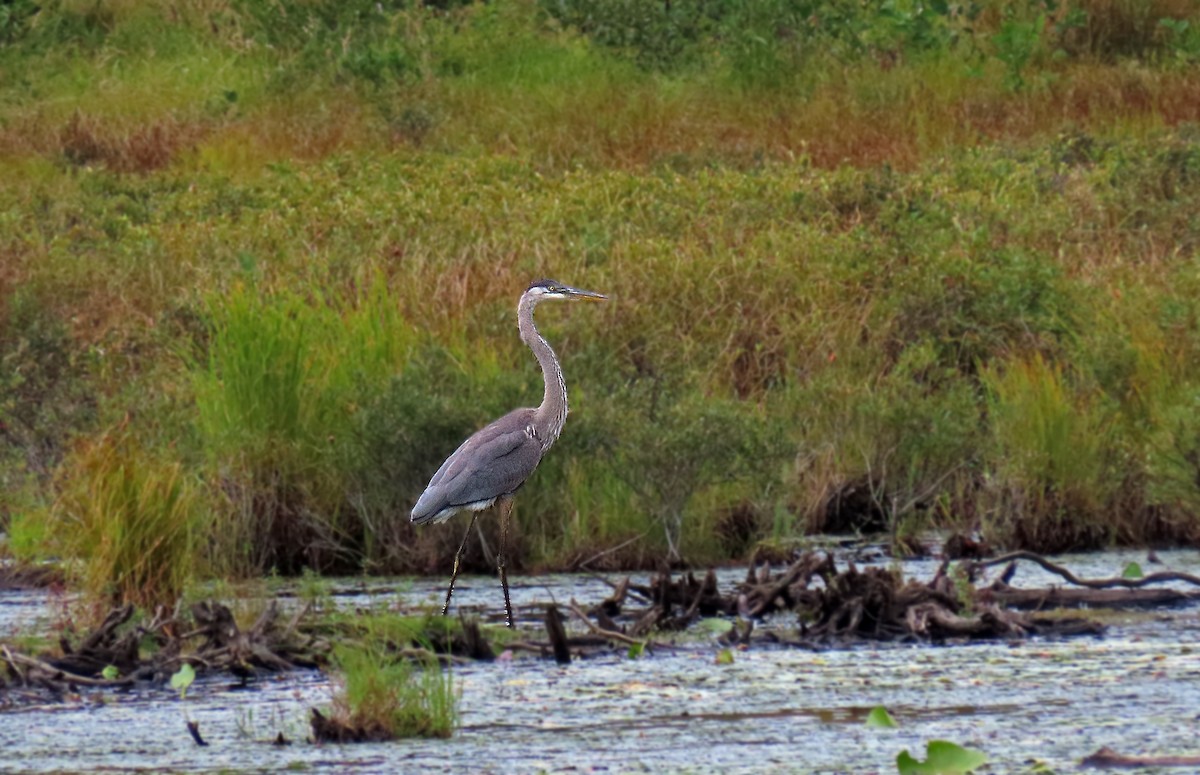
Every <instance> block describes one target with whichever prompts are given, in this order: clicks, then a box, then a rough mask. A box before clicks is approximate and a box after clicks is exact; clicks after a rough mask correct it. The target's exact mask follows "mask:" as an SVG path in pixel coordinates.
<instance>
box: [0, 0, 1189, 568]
mask: <svg viewBox="0 0 1200 775" xmlns="http://www.w3.org/2000/svg"><path fill="white" fill-rule="evenodd" d="M12 7H13V8H18V7H20V8H24V7H25V6H20V5H19V4H17V5H13V6H12ZM671 7H672V8H673V9H674V10H671V11H668V10H667V9H666V6H664V5H662V4H658V3H639V2H629V1H628V0H622V1H621V2H616V0H613V2H606V3H602V4H597V5H595V9H596V10H595V13H594V14H593V15H592V16H591V17H586V18H585V17H584V16H580V14H581V13H582V11H583V10H587V9H586V8H585V7H584V6H582V5H577V4H573V3H565V4H561V3H556V4H554V5H553V6H550V5H539V4H534V3H530V2H498V3H491V4H487V5H479V4H469V5H464V6H462V7H454V8H451V9H448V10H445V9H443V10H439V9H434V8H427V7H420V8H404V7H399V6H397V5H395V4H389V3H384V4H376V3H373V2H370V3H368V2H362V3H349V4H333V3H310V4H303V5H302V6H289V7H288V10H287V13H286V14H284V15H283V16H280V15H279V14H278V13H276V10H275V9H276V6H274V5H270V6H268V5H266V4H260V3H256V2H252V0H243V1H241V2H213V3H208V4H201V5H195V6H189V7H188V9H184V10H177V12H172V11H170V10H169V9H165V8H164V7H160V6H158V5H152V4H146V3H141V2H135V1H134V0H130V1H129V2H125V3H121V4H117V5H112V6H105V7H103V8H101V7H94V6H92V5H90V4H76V3H66V2H64V3H51V4H47V5H46V6H45V8H43V9H42V10H40V11H38V12H37V13H36V14H34V15H33V16H29V17H22V18H20V19H16V20H14V17H12V16H9V17H7V20H6V21H3V23H2V24H0V28H2V29H0V35H2V36H4V39H5V40H8V41H11V42H9V43H7V44H6V45H5V46H4V47H3V48H2V49H0V84H3V85H2V86H0V171H2V173H3V174H4V177H5V181H6V185H5V186H4V187H2V188H0V225H2V226H3V230H2V231H3V234H4V235H5V236H3V237H0V315H2V317H0V319H2V320H4V321H5V325H4V326H3V328H0V363H2V364H3V366H4V369H3V375H2V376H0V423H2V424H0V462H2V464H3V465H2V466H0V482H2V483H3V484H4V487H3V492H2V493H0V522H3V523H4V524H6V525H7V526H8V529H9V532H10V534H11V535H12V538H11V539H10V542H9V546H10V551H11V550H13V547H16V546H19V547H20V548H19V551H20V552H21V553H23V554H27V555H30V554H37V553H39V551H40V552H41V553H42V554H45V553H47V552H49V551H50V550H51V549H50V547H49V546H48V542H49V543H52V542H53V540H55V539H53V536H54V535H56V533H55V529H52V528H54V525H55V524H57V523H54V522H53V521H52V520H51V519H50V517H49V515H50V514H52V513H53V511H54V510H53V509H52V508H50V507H51V505H52V504H54V503H56V502H58V501H59V498H60V494H61V491H62V489H63V486H64V485H63V484H62V483H66V482H87V481H92V480H93V479H95V480H96V481H97V482H100V481H103V480H108V479H115V478H116V475H115V473H113V471H115V470H116V469H114V468H111V467H110V468H107V469H103V470H100V469H96V468H95V467H94V466H92V467H89V466H91V464H90V463H88V461H87V459H86V456H81V455H80V454H77V453H76V454H72V453H71V450H72V449H78V448H88V446H89V445H93V446H94V445H100V446H103V445H105V444H108V443H109V442H107V441H105V439H108V438H109V437H110V434H111V433H113V431H112V429H113V428H118V427H123V428H128V432H129V435H130V436H131V437H132V438H136V439H137V445H138V446H137V450H138V451H137V452H136V455H135V458H136V459H137V460H138V461H141V462H139V464H138V465H139V466H140V467H139V468H138V470H139V471H141V470H146V471H150V472H157V473H156V474H155V476H158V475H160V474H162V475H165V474H163V470H165V469H171V470H175V469H174V468H172V467H173V466H178V475H179V477H180V480H181V481H186V482H188V487H189V488H194V489H195V492H194V493H192V494H193V495H194V497H195V499H196V503H198V504H202V506H200V507H197V512H198V514H197V516H196V517H195V518H196V520H197V524H198V525H199V528H198V529H199V530H200V531H201V534H202V535H205V536H207V538H206V539H205V540H204V541H203V542H201V543H200V544H193V546H194V547H195V553H196V554H197V555H199V562H198V563H197V564H196V565H195V566H193V567H194V568H198V569H199V570H200V572H202V573H205V574H210V575H221V576H224V575H253V574H256V573H263V572H269V571H270V570H272V569H274V570H276V571H278V572H280V573H286V574H292V573H299V572H301V571H302V570H303V569H304V568H306V567H308V568H314V569H317V570H320V571H324V572H356V571H360V570H367V571H406V572H407V571H420V572H444V571H446V570H448V565H449V562H450V557H451V556H452V554H453V550H454V548H456V546H457V541H458V539H459V537H460V535H459V534H458V530H459V527H458V526H457V525H451V526H447V527H445V528H430V529H426V530H422V531H414V530H413V529H412V527H411V526H410V525H409V524H408V521H407V513H408V510H409V509H410V508H411V504H412V502H413V501H414V499H415V498H416V496H417V495H418V494H419V493H420V491H421V489H422V488H423V486H424V484H425V483H426V482H427V481H428V477H429V476H430V475H431V474H432V472H433V471H434V470H436V467H437V465H438V464H439V463H440V462H441V460H442V459H443V458H444V456H445V455H447V454H449V453H450V452H451V451H452V450H453V449H454V448H455V447H456V446H457V444H458V443H459V442H460V441H461V440H462V438H464V437H465V436H466V435H467V434H469V433H470V432H471V431H472V430H474V429H476V428H478V427H480V426H481V425H483V424H484V423H486V422H488V421H489V420H491V419H493V418H494V417H496V416H499V415H500V414H502V413H504V412H506V411H508V410H510V409H512V408H514V407H516V406H521V405H528V404H531V403H535V402H536V401H537V400H538V396H540V393H541V387H540V381H539V374H538V372H537V369H536V364H535V363H534V361H533V359H532V357H531V356H530V355H529V353H528V352H527V350H526V349H525V348H524V346H523V345H522V344H521V343H520V342H519V340H518V338H517V335H516V330H515V328H516V327H515V322H514V307H515V300H516V297H517V295H518V294H519V293H520V292H521V290H523V289H524V287H525V286H526V285H527V284H528V283H529V281H531V280H533V279H536V278H538V277H543V276H550V277H556V278H558V279H561V280H564V281H569V282H572V283H576V284H578V285H581V286H584V287H590V288H596V289H598V290H602V291H605V292H607V293H610V294H611V295H612V297H613V301H612V302H611V303H609V304H607V305H604V306H602V307H601V306H599V305H597V306H594V307H589V308H588V309H586V310H577V309H570V308H564V307H551V306H549V305H547V306H545V307H543V308H542V310H541V311H540V312H539V324H540V325H541V327H542V329H543V331H544V332H545V333H546V334H547V336H548V338H549V339H550V341H551V342H552V343H553V345H554V346H555V348H556V350H557V352H558V353H559V355H560V356H561V357H562V359H563V364H564V370H565V373H566V378H567V381H568V386H569V389H570V392H571V403H572V416H571V418H570V421H569V422H568V424H567V427H566V431H565V433H564V435H563V437H562V439H561V440H560V442H559V443H558V444H557V445H556V446H555V448H554V450H553V451H552V452H551V453H550V454H549V455H548V456H547V459H546V460H545V461H544V463H543V464H542V466H541V467H540V468H539V470H538V472H537V473H536V474H535V476H534V477H533V478H532V479H531V481H530V483H529V485H528V486H527V487H525V488H524V489H523V490H522V492H521V495H520V498H519V500H518V505H517V511H516V517H517V518H516V522H517V529H516V535H515V539H514V540H515V543H516V546H515V548H514V551H513V552H512V555H513V558H512V559H513V562H514V563H516V564H517V565H518V566H520V565H523V566H525V567H526V568H533V567H539V568H553V567H571V566H574V565H578V564H579V563H584V562H588V561H590V560H594V561H595V563H596V565H594V566H592V567H598V566H603V567H610V564H618V565H619V564H630V565H644V564H648V563H652V562H653V561H654V558H656V557H659V556H661V555H662V554H663V553H664V552H667V551H670V550H671V549H674V551H676V552H677V553H679V554H681V555H682V556H684V557H686V558H688V559H690V560H692V561H694V562H709V561H722V560H729V559H734V558H738V557H741V556H744V555H745V553H746V552H748V551H750V547H752V545H753V542H754V541H755V540H758V539H762V538H766V537H768V536H769V537H771V538H772V539H773V540H776V541H779V542H787V541H789V540H793V539H795V537H796V536H795V535H794V534H795V533H797V532H800V531H804V530H819V529H828V528H835V527H841V528H854V527H856V526H858V527H862V526H863V525H864V524H867V523H871V524H872V525H873V526H874V527H877V528H879V529H882V530H890V531H891V532H892V533H893V534H894V535H902V534H906V533H908V532H911V531H913V530H916V529H918V528H921V527H925V526H947V527H963V528H974V527H981V528H984V529H985V530H987V531H988V532H989V533H991V534H992V536H991V537H992V538H993V540H995V541H998V542H1000V543H1006V544H1009V545H1012V546H1018V545H1020V546H1031V547H1033V548H1041V549H1050V548H1063V547H1067V546H1095V545H1099V544H1103V543H1106V542H1111V541H1120V542H1131V543H1147V542H1150V543H1159V542H1194V541H1196V540H1197V539H1198V538H1200V488H1198V487H1197V484H1196V482H1197V472H1198V471H1200V463H1198V461H1200V435H1198V434H1200V428H1198V426H1197V423H1196V421H1195V420H1194V419H1193V418H1194V417H1195V416H1196V412H1195V408H1196V400H1197V398H1196V396H1197V386H1198V385H1200V367H1198V366H1197V365H1196V364H1198V363H1200V358H1198V357H1197V356H1200V332H1198V328H1197V323H1196V321H1197V320H1198V319H1200V309H1198V308H1197V302H1196V299H1200V275H1198V274H1197V273H1196V271H1195V270H1194V268H1193V265H1194V263H1195V262H1194V258H1195V255H1196V250H1197V246H1198V245H1200V226H1198V224H1197V220H1196V217H1195V213H1196V212H1197V208H1198V207H1200V132H1198V131H1197V129H1196V126H1197V122H1200V107H1197V106H1200V78H1198V77H1197V75H1196V70H1195V67H1194V66H1193V64H1194V62H1195V59H1196V58H1197V56H1198V53H1197V51H1196V50H1195V48H1194V41H1193V40H1192V37H1194V36H1191V34H1190V33H1189V32H1188V30H1189V29H1192V28H1200V19H1198V18H1197V17H1196V12H1195V9H1194V8H1192V7H1191V6H1189V5H1188V4H1177V3H1172V2H1169V0H1158V1H1157V2H1155V3H1151V4H1149V5H1145V6H1144V7H1143V6H1138V7H1135V6H1134V5H1131V4H1129V3H1124V2H1115V1H1114V2H1108V1H1107V0H1105V1H1104V2H1102V1H1101V0H1088V2H1082V0H1081V1H1080V2H1072V3H1068V4H1062V5H1059V6H1057V7H1056V8H1057V10H1053V9H1052V10H1050V11H1048V10H1047V7H1046V6H1044V5H1043V4H1040V3H1028V4H1026V3H1021V4H1001V3H980V4H978V8H977V10H978V15H977V16H976V17H975V18H973V19H967V18H962V17H957V16H953V15H948V14H947V13H943V12H941V11H939V10H938V9H937V8H930V9H926V10H920V8H924V6H921V7H920V8H918V7H917V6H905V8H906V10H903V11H900V10H897V11H895V12H894V13H892V14H891V15H887V14H880V13H867V12H866V11H863V10H862V9H860V8H859V6H856V5H854V4H850V5H846V4H839V3H834V2H829V3H818V4H817V5H816V6H814V8H816V17H813V18H817V19H818V20H819V21H820V22H821V23H820V24H816V23H814V22H813V21H812V18H810V16H811V14H810V15H805V16H797V13H796V8H798V7H799V6H797V5H796V4H793V3H787V2H780V3H772V4H769V5H750V4H744V5H743V4H736V3H735V4H720V5H719V7H718V6H711V7H710V6H708V5H706V4H702V3H679V4H672V6H671ZM633 11H636V12H637V13H638V14H643V15H644V16H645V18H644V19H643V20H642V21H641V22H639V24H640V25H641V26H639V27H638V28H637V29H635V30H634V31H633V32H632V33H631V32H629V30H628V29H625V30H624V31H622V30H619V29H616V28H615V27H613V26H612V24H611V23H610V22H611V20H612V19H618V18H625V17H626V16H627V15H628V13H632V12H633ZM172 13H176V15H175V16H171V14H172ZM164 14H166V17H164ZM606 14H607V15H606ZM664 14H665V15H664ZM672 14H674V15H672ZM687 14H691V15H690V16H688V15H687ZM839 14H840V15H839ZM1131 14H1133V15H1134V16H1136V17H1137V18H1133V17H1131V16H1130V15H1131ZM1127 17H1128V18H1127ZM639 18H641V17H639ZM606 19H608V20H609V21H605V20H606ZM1129 19H1132V21H1129ZM1123 20H1124V21H1123ZM1125 21H1129V23H1128V24H1126V23H1125ZM1118 22H1120V23H1118ZM5 24H6V25H8V26H3V25H5ZM164 24H165V25H166V27H165V28H166V30H167V32H165V33H163V34H159V33H155V34H153V35H152V34H151V30H156V29H159V28H162V27H163V26H164ZM606 24H607V25H608V26H607V27H606V26H605V25H606ZM1188 25H1190V26H1188ZM758 33H766V34H758ZM630 35H632V37H630ZM202 75H203V77H202ZM2 76H7V77H2ZM126 423H127V425H126ZM131 454H133V453H131ZM143 479H144V481H143V483H142V484H139V485H137V487H134V488H133V489H131V490H130V492H134V491H135V490H137V489H138V488H142V487H144V488H146V489H148V490H149V491H154V492H158V491H160V490H161V488H162V487H163V486H165V485H160V484H153V483H151V481H150V480H151V479H153V477H152V476H150V474H146V475H145V477H143ZM139 481H142V480H139ZM72 486H75V485H72ZM80 486H82V485H80ZM97 486H99V485H97ZM105 486H108V485H105ZM156 488H157V489H156ZM156 497H158V496H156ZM128 499H129V500H136V497H135V496H134V495H129V498H128ZM112 512H113V514H114V515H120V514H122V513H128V510H125V511H122V508H118V507H116V506H114V507H113V508H112ZM100 516H103V515H99V516H97V519H99V518H100ZM107 518H108V517H107V516H106V517H105V519H107ZM113 518H114V519H116V518H117V517H116V516H114V517H113ZM481 524H482V525H483V528H484V530H485V535H486V537H487V539H488V541H489V544H491V545H494V543H495V538H496V536H495V530H496V526H495V524H494V520H483V521H482V522H481ZM39 545H41V546H42V548H41V549H39V548H38V547H39ZM72 551H73V552H75V553H77V552H79V551H82V550H79V549H75V550H72ZM473 552H474V553H473V554H471V555H469V556H468V562H469V564H470V565H472V566H473V567H476V568H482V567H483V566H484V565H485V562H484V560H485V558H484V555H483V553H482V552H481V551H476V550H473Z"/></svg>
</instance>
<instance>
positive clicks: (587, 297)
mask: <svg viewBox="0 0 1200 775" xmlns="http://www.w3.org/2000/svg"><path fill="white" fill-rule="evenodd" d="M564 290H565V291H566V292H567V294H568V295H569V296H570V297H571V298H572V299H579V300H581V301H608V297H607V296H605V295H604V294H603V293H596V292H595V291H585V290H583V289H582V288H571V287H567V288H565V289H564Z"/></svg>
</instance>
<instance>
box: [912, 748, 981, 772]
mask: <svg viewBox="0 0 1200 775" xmlns="http://www.w3.org/2000/svg"><path fill="white" fill-rule="evenodd" d="M985 764H987V754H985V753H984V752H983V751H977V750H975V749H974V748H963V747H962V746H961V745H958V744H957V743H951V742H950V741H949V740H930V741H929V742H928V743H926V744H925V761H918V760H916V759H914V758H913V757H912V756H911V755H910V754H909V752H908V749H905V750H903V751H901V752H900V754H899V755H898V756H896V769H897V770H899V771H900V775H966V773H969V772H973V771H975V770H976V769H978V768H980V767H982V766H983V765H985Z"/></svg>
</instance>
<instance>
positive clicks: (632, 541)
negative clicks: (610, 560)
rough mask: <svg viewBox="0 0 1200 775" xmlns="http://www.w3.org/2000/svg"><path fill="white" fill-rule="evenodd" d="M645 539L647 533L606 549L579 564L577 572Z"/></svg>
mask: <svg viewBox="0 0 1200 775" xmlns="http://www.w3.org/2000/svg"><path fill="white" fill-rule="evenodd" d="M645 537H646V534H645V533H638V534H637V535H635V536H634V537H633V538H630V539H629V540H628V541H622V542H621V543H619V544H617V545H616V546H614V547H612V548H610V549H605V550H604V551H602V552H600V553H599V554H596V555H593V556H592V557H589V558H588V559H586V560H584V561H583V562H581V563H579V564H577V565H576V566H575V567H576V569H577V570H583V569H584V568H586V567H587V566H589V565H591V564H592V563H593V562H595V561H596V560H599V559H600V558H601V557H607V556H608V555H610V554H613V553H614V552H619V551H621V550H622V549H624V548H625V547H626V546H629V545H630V544H635V543H637V542H638V541H641V540H642V539H643V538H645Z"/></svg>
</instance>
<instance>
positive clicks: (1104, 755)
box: [1079, 746, 1200, 769]
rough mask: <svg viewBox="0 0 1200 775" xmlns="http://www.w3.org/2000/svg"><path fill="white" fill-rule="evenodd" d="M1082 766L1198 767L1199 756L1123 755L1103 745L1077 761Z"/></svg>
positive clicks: (1114, 767) (1104, 767) (1106, 767)
mask: <svg viewBox="0 0 1200 775" xmlns="http://www.w3.org/2000/svg"><path fill="white" fill-rule="evenodd" d="M1079 764H1080V766H1083V767H1098V768H1102V769H1116V768H1124V767H1200V756H1124V755H1122V754H1119V753H1117V752H1116V751H1114V750H1113V749H1111V748H1109V747H1107V746H1105V747H1104V748H1101V749H1100V750H1099V751H1096V752H1095V753H1094V754H1092V755H1091V756H1086V757H1084V759H1083V760H1082V761H1081V762H1079Z"/></svg>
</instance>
